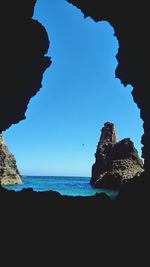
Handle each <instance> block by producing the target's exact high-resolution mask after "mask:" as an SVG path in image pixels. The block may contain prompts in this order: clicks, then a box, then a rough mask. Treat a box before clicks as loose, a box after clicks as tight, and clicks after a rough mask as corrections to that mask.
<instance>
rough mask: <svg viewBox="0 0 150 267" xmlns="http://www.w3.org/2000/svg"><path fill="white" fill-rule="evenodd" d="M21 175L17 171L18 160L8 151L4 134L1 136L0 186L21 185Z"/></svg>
mask: <svg viewBox="0 0 150 267" xmlns="http://www.w3.org/2000/svg"><path fill="white" fill-rule="evenodd" d="M20 183H22V181H21V175H20V173H19V171H18V169H17V165H16V160H15V158H14V156H13V155H12V154H11V153H10V151H9V150H8V148H7V146H6V144H5V142H4V139H3V137H2V134H0V184H1V185H12V184H20Z"/></svg>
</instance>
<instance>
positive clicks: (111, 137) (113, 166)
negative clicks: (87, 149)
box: [90, 122, 144, 189]
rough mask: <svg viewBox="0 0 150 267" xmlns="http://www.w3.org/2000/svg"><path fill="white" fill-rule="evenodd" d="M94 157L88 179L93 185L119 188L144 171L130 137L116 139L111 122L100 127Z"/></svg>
mask: <svg viewBox="0 0 150 267" xmlns="http://www.w3.org/2000/svg"><path fill="white" fill-rule="evenodd" d="M95 158H96V161H95V163H94V164H93V166H92V177H91V181H90V182H91V184H92V185H93V186H95V187H104V188H113V189H119V188H120V187H121V185H122V184H123V183H125V182H127V181H128V180H129V179H132V178H134V177H135V176H139V175H140V174H141V172H143V171H144V168H143V162H142V160H141V159H140V158H139V156H138V152H137V150H136V148H135V147H134V144H133V142H132V141H131V140H130V138H125V139H123V140H121V141H117V138H116V131H115V126H114V124H113V123H111V122H106V123H105V124H104V127H103V128H102V129H101V135H100V139H99V142H98V145H97V150H96V153H95Z"/></svg>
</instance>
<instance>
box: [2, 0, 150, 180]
mask: <svg viewBox="0 0 150 267" xmlns="http://www.w3.org/2000/svg"><path fill="white" fill-rule="evenodd" d="M67 1H68V2H69V3H71V4H73V5H75V6H76V7H77V8H79V9H81V11H82V12H83V14H84V17H87V16H90V17H91V18H92V19H93V20H94V21H95V22H98V21H102V20H105V21H107V22H109V23H110V24H111V26H112V27H113V29H114V32H115V35H116V37H117V40H118V43H119V50H118V54H117V56H116V58H117V60H118V66H117V68H116V77H117V78H119V79H120V80H121V82H122V84H123V85H124V86H126V85H128V84H130V85H131V86H132V87H133V91H132V96H133V99H134V101H135V103H136V104H137V106H138V108H139V109H140V115H141V118H142V120H143V122H144V123H143V128H144V135H143V136H142V144H143V148H142V156H143V158H144V168H145V176H144V178H146V177H147V175H148V174H149V172H150V170H149V169H150V155H149V153H150V149H149V147H150V144H149V140H150V138H149V131H150V123H149V115H148V113H149V96H148V90H147V88H148V84H149V75H148V69H146V68H145V61H146V59H147V58H148V55H149V41H148V38H147V32H148V10H149V9H148V6H147V5H148V4H147V3H146V2H145V1H143V3H142V5H140V4H138V3H136V8H135V6H134V3H133V4H131V1H126V2H125V4H124V8H122V3H118V2H117V1H112V2H111V3H109V6H108V3H107V2H106V3H105V2H103V1H100V0H93V1H90V0H87V1H78V0H67ZM35 3H36V0H28V1H24V2H22V3H20V2H19V1H15V2H13V3H12V2H10V3H9V4H8V3H5V2H4V1H3V3H2V10H3V14H5V13H6V12H7V21H6V20H4V19H3V18H2V17H1V23H2V25H3V28H2V40H3V42H1V51H3V53H2V57H1V65H2V84H3V85H4V86H3V87H1V92H0V97H1V99H2V104H1V106H0V114H1V115H0V116H1V120H0V122H1V123H0V132H1V131H4V130H6V129H7V128H9V127H10V126H11V125H12V124H14V123H18V122H19V121H20V120H22V119H25V111H26V109H27V105H28V103H29V100H30V98H31V97H33V96H34V95H35V94H36V93H37V91H38V90H39V89H40V88H41V86H42V85H41V83H42V77H43V73H44V71H45V69H46V68H47V67H49V66H50V64H51V59H50V58H49V57H47V56H46V53H47V51H48V47H49V40H48V36H47V32H46V30H45V28H44V27H43V26H42V25H41V24H40V23H39V22H38V21H36V20H33V19H32V16H33V12H34V6H35ZM8 5H9V8H8ZM141 18H142V19H141ZM8 51H9V53H8ZM8 77H9V79H8ZM10 88H13V89H11V90H10ZM8 96H9V98H8ZM8 107H9V108H8ZM144 178H143V181H142V183H144V182H145V180H147V179H144Z"/></svg>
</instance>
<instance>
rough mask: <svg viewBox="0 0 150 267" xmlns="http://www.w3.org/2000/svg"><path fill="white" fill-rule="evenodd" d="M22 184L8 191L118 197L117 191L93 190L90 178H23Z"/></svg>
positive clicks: (12, 186)
mask: <svg viewBox="0 0 150 267" xmlns="http://www.w3.org/2000/svg"><path fill="white" fill-rule="evenodd" d="M22 182H23V183H22V184H18V185H8V186H4V188H6V189H8V190H14V191H20V190H22V189H25V188H32V189H33V190H34V191H37V192H39V191H40V192H41V191H49V190H52V191H56V192H58V193H60V194H61V195H66V196H93V195H95V194H96V193H106V194H107V195H108V196H109V197H110V198H111V199H115V198H116V196H117V195H118V191H117V190H108V189H98V188H93V187H92V186H91V184H90V177H72V176H71V177H70V176H22Z"/></svg>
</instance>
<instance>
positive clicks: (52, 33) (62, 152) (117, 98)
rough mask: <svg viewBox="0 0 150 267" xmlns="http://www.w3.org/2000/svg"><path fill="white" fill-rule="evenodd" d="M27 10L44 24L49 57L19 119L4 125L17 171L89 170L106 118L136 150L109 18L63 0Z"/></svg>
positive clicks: (135, 123)
mask: <svg viewBox="0 0 150 267" xmlns="http://www.w3.org/2000/svg"><path fill="white" fill-rule="evenodd" d="M46 5H47V6H46ZM33 18H34V19H37V20H39V22H41V23H42V24H43V26H45V28H46V30H47V32H48V36H49V39H50V48H49V52H48V53H49V54H50V56H51V57H52V65H51V66H50V68H49V69H47V71H46V73H45V74H44V77H43V81H42V89H41V91H40V92H39V93H38V94H37V95H36V97H34V98H32V99H31V100H30V103H29V106H28V110H27V112H26V120H24V121H22V122H20V123H19V124H17V125H13V126H12V127H11V128H9V129H8V130H7V131H6V132H4V138H5V140H6V143H7V144H8V147H9V148H10V150H11V151H12V153H13V154H14V155H15V158H16V160H17V165H18V168H19V170H20V172H21V174H22V175H25V176H26V175H30V176H86V177H90V175H91V167H92V164H93V163H94V153H95V150H96V146H97V142H98V138H99V134H100V129H101V127H102V126H103V124H104V123H105V122H106V121H112V122H113V123H114V124H115V125H116V128H117V133H118V138H119V139H122V138H125V137H130V138H131V139H132V140H133V141H134V144H135V147H136V148H137V149H138V151H139V155H141V143H140V138H141V136H142V134H143V129H142V121H141V119H140V116H139V110H138V109H137V107H136V105H135V103H134V102H133V100H132V96H131V91H132V88H131V87H130V86H127V88H124V87H123V86H122V85H121V83H120V80H118V79H116V78H115V69H116V66H117V60H116V58H115V56H116V54H117V50H118V42H117V39H116V38H115V37H114V31H113V28H112V27H111V26H110V24H109V23H107V22H99V23H95V22H94V21H93V20H92V19H90V18H87V19H86V20H84V19H83V15H82V13H81V12H80V11H79V10H76V9H75V8H74V7H73V6H71V5H69V4H68V3H67V2H66V1H65V0H64V1H55V2H54V1H47V2H45V3H44V1H37V3H36V6H35V12H34V17H33ZM82 144H84V146H83V145H82Z"/></svg>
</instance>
